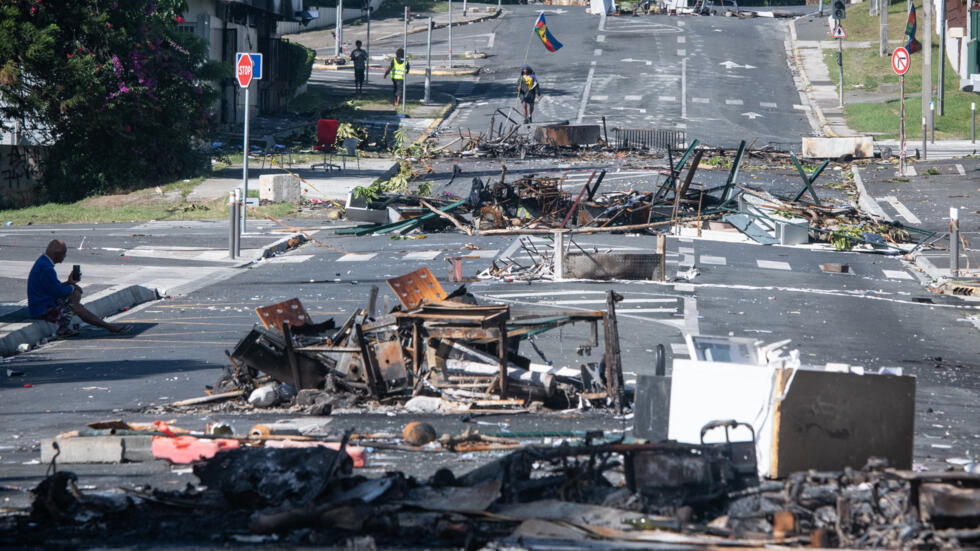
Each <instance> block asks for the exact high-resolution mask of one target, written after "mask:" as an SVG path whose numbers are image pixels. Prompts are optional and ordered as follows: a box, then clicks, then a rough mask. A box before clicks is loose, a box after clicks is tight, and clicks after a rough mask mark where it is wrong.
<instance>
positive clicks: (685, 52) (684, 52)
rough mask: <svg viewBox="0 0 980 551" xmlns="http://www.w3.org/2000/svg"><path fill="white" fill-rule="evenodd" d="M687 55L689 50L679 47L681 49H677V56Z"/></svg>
mask: <svg viewBox="0 0 980 551" xmlns="http://www.w3.org/2000/svg"><path fill="white" fill-rule="evenodd" d="M686 55H687V50H685V49H679V50H677V57H684V56H686Z"/></svg>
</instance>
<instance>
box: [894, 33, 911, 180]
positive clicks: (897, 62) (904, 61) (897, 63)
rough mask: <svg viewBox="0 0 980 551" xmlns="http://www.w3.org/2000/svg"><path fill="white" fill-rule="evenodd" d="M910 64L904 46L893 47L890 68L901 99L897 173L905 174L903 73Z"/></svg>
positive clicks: (907, 70)
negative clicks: (899, 85)
mask: <svg viewBox="0 0 980 551" xmlns="http://www.w3.org/2000/svg"><path fill="white" fill-rule="evenodd" d="M911 66H912V57H911V56H910V55H909V51H908V50H906V49H905V48H902V47H899V48H895V51H894V52H892V70H893V71H895V74H897V75H898V81H899V82H900V83H901V94H902V101H901V107H900V109H899V113H900V115H899V118H900V119H901V130H900V132H899V137H900V138H899V139H900V142H899V151H898V175H899V176H905V73H907V72H909V67H911Z"/></svg>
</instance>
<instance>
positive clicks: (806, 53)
mask: <svg viewBox="0 0 980 551" xmlns="http://www.w3.org/2000/svg"><path fill="white" fill-rule="evenodd" d="M831 31H832V29H830V27H829V25H828V23H827V18H826V17H823V18H821V17H819V16H817V15H816V14H812V15H804V16H801V17H797V18H795V19H793V21H792V22H791V23H790V35H791V38H792V45H793V53H794V55H795V56H796V62H797V66H798V67H799V69H800V75H801V77H802V80H803V83H804V87H805V90H804V91H805V93H806V95H807V97H808V98H809V100H810V104H811V106H812V107H813V112H814V115H815V117H816V119H817V121H818V123H819V124H820V127H821V130H822V131H823V133H824V135H826V136H831V137H838V136H858V135H860V134H859V133H858V132H855V131H854V130H852V129H851V128H850V127H849V126H848V125H847V121H846V120H845V118H844V110H843V109H842V108H841V107H840V100H839V95H838V89H837V85H835V84H834V82H833V81H832V80H831V78H830V71H829V69H828V67H827V64H826V63H825V62H824V51H825V50H828V49H830V50H836V49H837V42H836V41H834V40H831V39H830V33H831ZM890 42H895V45H896V46H897V45H899V41H890ZM874 44H876V43H874V42H846V43H845V44H844V47H845V48H860V47H868V46H873V45H874ZM875 145H876V146H877V147H878V148H879V149H881V148H884V147H888V148H891V150H892V152H893V154H894V155H898V150H899V143H898V141H897V140H880V141H879V140H877V139H876V140H875ZM921 148H922V146H921V136H909V137H908V138H907V140H906V151H907V152H908V155H909V156H911V157H915V153H916V151H920V150H921ZM978 150H980V148H978V147H977V144H974V143H971V142H970V141H969V140H940V141H937V142H935V143H929V144H928V146H927V157H926V159H928V160H942V159H952V158H957V157H963V156H966V155H975V154H977V151H978ZM920 153H921V151H920Z"/></svg>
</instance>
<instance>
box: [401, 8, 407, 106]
mask: <svg viewBox="0 0 980 551" xmlns="http://www.w3.org/2000/svg"><path fill="white" fill-rule="evenodd" d="M402 50H403V51H404V52H405V59H404V60H403V61H404V62H405V76H404V77H403V78H402V114H404V113H405V112H406V107H405V104H407V103H408V97H407V95H408V6H405V33H404V34H403V35H402Z"/></svg>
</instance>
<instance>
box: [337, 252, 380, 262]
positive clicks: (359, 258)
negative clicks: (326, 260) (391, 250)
mask: <svg viewBox="0 0 980 551" xmlns="http://www.w3.org/2000/svg"><path fill="white" fill-rule="evenodd" d="M376 256H378V253H364V254H358V253H348V254H345V255H344V256H342V257H340V258H338V259H337V262H364V261H365V260H371V259H372V258H374V257H376Z"/></svg>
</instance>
